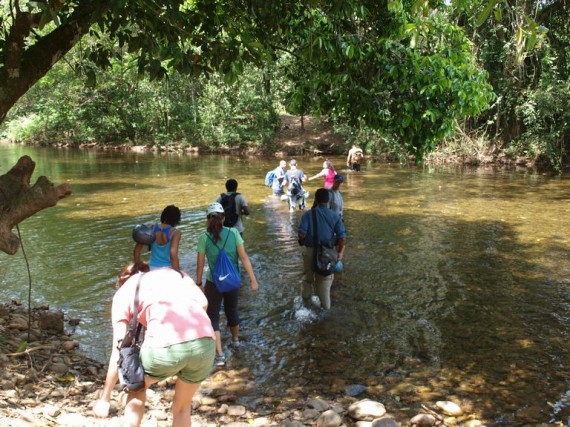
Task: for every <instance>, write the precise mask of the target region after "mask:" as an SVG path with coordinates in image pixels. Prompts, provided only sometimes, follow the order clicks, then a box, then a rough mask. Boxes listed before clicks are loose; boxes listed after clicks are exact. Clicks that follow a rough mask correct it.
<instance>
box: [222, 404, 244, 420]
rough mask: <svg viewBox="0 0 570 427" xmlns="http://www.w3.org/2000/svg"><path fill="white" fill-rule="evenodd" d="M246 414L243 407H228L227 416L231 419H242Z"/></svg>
mask: <svg viewBox="0 0 570 427" xmlns="http://www.w3.org/2000/svg"><path fill="white" fill-rule="evenodd" d="M246 412H247V410H246V409H245V406H241V405H233V406H228V411H227V414H228V415H230V416H232V417H242V416H244V415H245V413H246Z"/></svg>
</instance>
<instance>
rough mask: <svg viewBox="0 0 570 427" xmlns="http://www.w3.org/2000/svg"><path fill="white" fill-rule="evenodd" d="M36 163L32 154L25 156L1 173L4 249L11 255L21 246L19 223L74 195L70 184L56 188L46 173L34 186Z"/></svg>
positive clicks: (0, 228)
mask: <svg viewBox="0 0 570 427" xmlns="http://www.w3.org/2000/svg"><path fill="white" fill-rule="evenodd" d="M35 166H36V164H35V163H34V161H33V160H32V159H31V158H30V157H29V156H23V157H21V158H20V159H19V160H18V163H16V165H15V166H14V167H13V168H12V169H10V170H9V171H8V172H7V173H6V174H5V175H2V176H0V251H3V252H5V253H7V254H9V255H13V254H15V253H16V252H17V251H18V248H19V247H20V239H19V238H18V237H17V236H16V235H15V234H14V233H13V232H12V229H13V228H14V227H15V226H16V225H17V224H19V223H20V222H22V221H23V220H25V219H26V218H29V217H30V216H32V215H34V214H35V213H36V212H39V211H40V210H42V209H45V208H48V207H51V206H55V205H56V204H57V202H58V201H59V200H60V199H63V198H65V197H68V196H69V195H71V186H70V185H69V184H62V185H59V186H57V187H56V186H54V185H53V184H52V182H51V181H49V180H48V179H47V178H46V177H45V176H40V177H39V178H38V180H37V181H36V183H35V184H34V185H33V186H32V187H30V179H31V177H32V174H33V172H34V169H35Z"/></svg>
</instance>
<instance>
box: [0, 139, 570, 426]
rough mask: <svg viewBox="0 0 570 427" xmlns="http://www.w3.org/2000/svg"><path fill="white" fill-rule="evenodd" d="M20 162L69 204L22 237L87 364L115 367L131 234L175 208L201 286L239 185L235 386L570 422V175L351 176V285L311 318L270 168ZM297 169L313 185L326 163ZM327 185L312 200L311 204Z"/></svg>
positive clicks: (9, 262)
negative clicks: (231, 186) (209, 234)
mask: <svg viewBox="0 0 570 427" xmlns="http://www.w3.org/2000/svg"><path fill="white" fill-rule="evenodd" d="M25 154H26V155H30V156H31V157H32V159H33V160H34V161H36V163H37V167H36V173H35V174H34V177H33V180H32V182H35V180H36V179H37V177H39V176H40V175H45V176H47V177H48V178H49V179H50V180H51V181H52V182H54V183H55V184H56V185H57V184H61V183H64V182H68V183H70V184H71V186H72V190H73V194H72V196H71V197H69V198H67V199H64V200H61V201H60V202H59V204H58V205H57V206H56V207H53V208H49V209H46V210H43V211H41V212H39V213H38V214H37V215H35V216H33V217H32V218H29V219H27V220H26V221H24V222H22V223H21V224H20V226H19V229H20V233H21V236H22V240H23V244H24V249H25V254H26V256H27V260H28V262H29V265H30V271H31V277H32V305H33V306H36V305H41V304H49V305H50V307H51V308H52V309H57V310H62V311H63V312H64V313H65V315H66V319H70V318H79V319H81V322H80V324H79V326H77V327H76V328H75V329H74V330H73V331H72V330H71V327H69V328H70V333H71V332H73V335H74V337H75V338H76V339H77V340H78V341H79V342H80V343H81V347H80V348H81V350H82V351H83V352H85V353H87V354H88V355H90V356H91V357H93V358H95V359H98V360H101V361H103V360H105V359H106V358H107V357H108V354H109V351H110V350H109V349H110V345H111V343H110V337H111V335H110V322H109V312H110V302H111V299H112V296H113V292H114V283H115V275H116V273H117V272H118V270H119V269H120V267H121V266H122V265H124V264H125V263H128V262H129V261H130V260H131V256H132V250H133V241H132V239H131V230H132V227H133V226H134V225H135V224H137V223H142V222H152V221H156V220H157V219H158V218H159V216H160V212H161V211H162V209H163V208H164V207H165V206H166V205H169V204H175V205H177V206H178V207H180V208H181V210H182V212H183V215H182V223H181V224H180V226H179V228H180V230H181V231H182V241H181V248H180V255H181V265H182V267H183V268H184V269H185V270H186V271H188V272H189V273H190V275H191V276H193V277H194V274H195V266H196V243H197V237H198V236H199V234H200V233H202V232H203V230H204V229H205V210H206V206H207V204H208V203H210V202H211V201H212V200H213V199H214V198H215V197H216V196H217V195H218V194H219V193H220V192H222V191H224V183H225V181H226V179H228V178H236V179H237V180H238V181H239V188H238V191H240V192H241V193H243V194H244V195H245V197H246V198H247V199H248V201H249V205H250V207H251V211H252V213H251V215H250V216H249V217H248V218H247V219H246V220H245V227H246V230H245V233H244V238H245V240H246V244H245V247H246V250H247V252H248V254H249V256H250V259H251V261H252V263H253V266H254V270H255V272H256V275H257V277H258V281H259V283H260V290H259V292H257V293H255V294H254V293H252V292H251V291H249V287H248V286H244V287H243V288H242V296H241V311H242V317H243V319H242V334H243V340H244V341H245V344H246V345H245V346H244V347H243V348H242V349H241V350H240V352H239V354H237V355H234V356H233V358H232V359H231V360H230V362H229V366H228V369H245V370H246V371H247V375H249V376H251V377H252V378H255V381H256V384H257V385H258V390H257V392H255V391H253V392H251V393H252V398H254V397H255V394H256V393H257V394H261V390H263V392H264V394H265V395H272V396H280V395H286V394H287V390H291V389H293V388H298V387H303V388H305V389H306V390H307V393H316V394H320V395H322V396H334V395H342V394H343V390H344V389H345V387H346V386H348V385H354V384H357V385H365V386H366V387H367V391H366V392H365V393H364V394H363V395H362V396H363V397H370V398H373V399H377V400H381V401H383V402H384V403H385V405H386V406H387V407H388V408H392V409H393V410H398V411H403V412H406V411H408V410H409V411H410V413H411V414H412V413H414V410H416V409H417V407H418V405H419V404H420V403H424V402H432V401H435V400H442V399H453V400H455V401H457V402H459V403H461V405H462V406H463V407H464V408H465V409H466V410H467V411H468V412H472V413H473V414H474V417H477V418H479V419H482V420H486V421H487V422H489V423H490V424H512V423H515V424H516V423H517V422H520V421H521V420H525V422H527V421H528V420H535V421H536V422H543V423H545V422H564V423H567V422H568V417H570V408H569V406H570V397H569V395H570V391H569V390H570V382H569V378H570V375H569V374H570V363H569V362H570V351H569V350H570V341H569V339H568V336H569V332H570V292H569V289H570V262H569V259H570V257H569V254H570V234H569V225H570V220H569V218H570V185H569V184H570V176H568V175H562V176H559V175H556V176H553V175H548V174H540V173H537V172H535V171H528V170H526V169H521V170H516V169H512V170H496V169H494V168H491V167H481V168H473V169H471V168H462V167H437V168H436V167H429V166H426V167H417V166H402V165H397V164H385V163H376V162H371V161H369V162H367V163H366V164H365V165H364V167H363V172H362V173H346V180H345V183H344V184H343V186H342V188H341V190H342V192H343V195H344V201H345V223H346V227H347V230H348V235H349V237H348V240H347V251H346V256H345V270H344V271H343V273H341V274H338V275H337V277H336V278H335V284H334V286H333V291H332V300H333V307H332V309H331V310H330V312H328V313H327V314H326V315H319V316H317V315H316V314H314V313H313V312H310V311H307V310H306V309H301V308H299V306H298V301H297V300H298V296H299V294H300V289H301V282H302V279H303V278H302V272H301V255H300V247H299V245H298V243H297V239H296V226H297V224H298V221H299V218H300V215H301V213H300V212H296V213H294V214H291V213H289V212H288V210H287V206H286V204H285V203H284V202H281V201H279V200H276V199H274V198H273V197H272V196H271V195H270V191H269V190H268V189H267V188H266V187H264V185H263V180H264V176H265V172H266V171H267V170H269V169H271V168H274V167H275V166H276V165H277V163H278V162H277V160H276V159H262V158H238V157H233V156H214V155H201V156H197V155H180V154H175V153H163V154H156V153H118V152H102V151H88V150H72V149H49V148H32V147H25V146H20V145H2V146H0V174H4V173H6V172H7V170H9V168H11V167H12V166H13V165H14V164H15V163H16V161H17V159H18V158H19V157H21V156H22V155H25ZM298 160H299V166H300V169H303V170H304V171H305V173H306V174H307V175H309V176H310V175H313V174H316V173H317V172H318V171H319V170H320V168H321V165H322V161H323V158H298ZM331 160H332V161H333V163H334V164H336V165H337V166H343V165H344V158H332V159H331ZM343 173H344V172H343ZM319 185H320V181H319V182H317V181H311V182H310V183H309V184H308V185H307V186H306V188H307V189H308V190H309V191H310V193H311V196H312V195H313V194H314V191H315V190H316V189H317V188H318V187H319ZM311 203H312V197H311ZM246 283H247V279H246ZM28 284H29V279H28V273H27V269H26V260H25V259H24V253H23V251H21V250H20V251H19V252H18V253H17V254H16V255H14V256H9V255H6V254H0V296H1V298H2V300H3V301H9V300H10V299H16V300H19V301H22V303H23V304H27V300H28ZM222 333H223V335H224V337H226V338H227V331H226V330H225V329H223V330H222Z"/></svg>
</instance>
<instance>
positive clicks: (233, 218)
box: [220, 193, 239, 227]
mask: <svg viewBox="0 0 570 427" xmlns="http://www.w3.org/2000/svg"><path fill="white" fill-rule="evenodd" d="M238 194H239V193H232V194H226V193H222V194H221V196H222V200H221V201H220V204H221V205H222V207H223V208H224V216H225V220H224V227H234V226H235V225H236V223H237V221H238V219H239V213H238V211H237V206H236V197H237V196H238Z"/></svg>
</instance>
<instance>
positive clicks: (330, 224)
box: [297, 188, 346, 310]
mask: <svg viewBox="0 0 570 427" xmlns="http://www.w3.org/2000/svg"><path fill="white" fill-rule="evenodd" d="M315 202H316V206H314V207H313V208H311V210H310V211H308V212H305V213H303V215H302V216H301V224H300V225H299V229H298V230H297V236H298V239H299V244H302V245H303V246H305V250H304V251H303V270H304V273H305V281H304V283H303V291H302V293H301V296H302V297H303V301H304V303H305V304H307V303H308V302H309V300H310V298H311V296H312V295H313V288H314V289H315V291H316V294H317V296H318V297H319V300H320V302H321V308H323V309H325V310H328V309H330V308H331V295H330V292H331V286H332V283H333V279H334V274H331V275H329V276H323V275H321V274H318V273H315V272H314V271H313V251H314V250H315V246H316V243H317V242H315V241H314V236H313V233H314V224H313V218H312V216H313V214H312V210H313V209H314V210H315V211H316V218H317V233H318V234H317V237H318V239H319V242H320V243H321V244H323V245H326V246H328V247H329V248H333V247H335V243H336V251H337V256H338V260H339V261H342V257H343V255H344V248H345V244H346V229H345V228H344V224H343V223H342V220H341V218H340V216H339V215H338V214H337V213H335V212H333V211H332V210H331V209H329V208H328V203H329V190H327V189H326V188H319V189H318V190H317V192H316V193H315ZM335 241H336V242H335Z"/></svg>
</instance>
